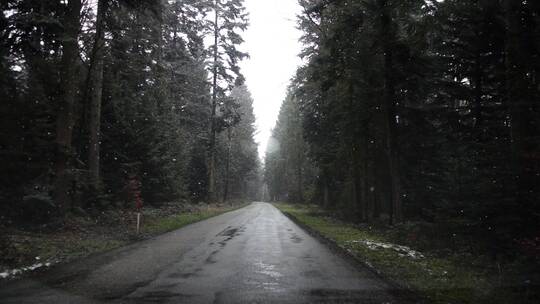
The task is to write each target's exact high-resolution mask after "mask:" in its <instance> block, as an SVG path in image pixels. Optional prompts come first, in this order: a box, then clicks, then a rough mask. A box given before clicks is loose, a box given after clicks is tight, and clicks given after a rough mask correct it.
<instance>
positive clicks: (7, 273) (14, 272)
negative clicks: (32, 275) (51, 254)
mask: <svg viewBox="0 0 540 304" xmlns="http://www.w3.org/2000/svg"><path fill="white" fill-rule="evenodd" d="M36 260H37V261H39V260H40V257H36ZM53 264H54V263H51V262H46V263H42V262H38V263H35V264H32V265H30V266H26V267H21V268H14V269H6V270H4V271H3V272H0V279H8V278H11V277H15V276H18V275H20V274H23V273H25V272H29V271H34V270H36V269H39V268H42V267H50V266H51V265H53Z"/></svg>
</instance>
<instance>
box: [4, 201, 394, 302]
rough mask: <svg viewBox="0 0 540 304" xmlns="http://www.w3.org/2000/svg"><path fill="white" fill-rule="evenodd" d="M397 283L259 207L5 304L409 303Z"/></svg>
mask: <svg viewBox="0 0 540 304" xmlns="http://www.w3.org/2000/svg"><path fill="white" fill-rule="evenodd" d="M390 291H391V290H390V287H389V286H388V285H386V284H385V283H384V282H382V281H380V280H379V279H378V278H376V277H375V276H374V275H373V274H371V273H370V272H369V271H367V270H365V271H364V270H362V269H358V268H357V267H354V266H353V265H351V264H350V263H349V262H348V261H346V260H344V259H343V258H341V257H340V256H338V255H335V254H334V253H332V252H331V251H330V249H328V248H327V247H326V246H325V245H323V244H321V243H320V242H319V241H318V240H316V239H314V238H313V237H311V236H310V235H308V234H307V233H306V232H305V231H303V230H302V229H301V228H299V227H298V226H297V225H296V224H294V223H293V222H292V221H291V220H289V219H288V218H287V217H285V216H284V215H283V214H282V213H281V212H280V211H278V210H277V209H276V208H275V207H273V206H272V205H270V204H267V203H253V204H251V205H249V206H247V207H245V208H242V209H239V210H236V211H232V212H229V213H226V214H223V215H220V216H217V217H214V218H211V219H208V220H205V221H202V222H198V223H195V224H192V225H189V226H186V227H184V228H182V229H179V230H176V231H173V232H170V233H167V234H164V235H161V236H159V237H156V238H153V239H150V240H147V241H143V242H139V243H136V244H133V245H130V246H127V247H123V248H121V249H118V250H113V251H111V252H108V253H105V254H101V255H97V256H93V257H91V258H88V259H84V260H80V261H77V262H74V263H70V264H67V265H64V266H59V267H56V268H55V269H53V270H51V271H50V272H49V273H46V274H43V275H39V276H37V277H36V278H33V279H24V280H18V281H13V282H9V283H7V284H3V285H0V303H403V302H404V301H403V300H398V299H396V298H394V297H393V296H392V294H391V292H390Z"/></svg>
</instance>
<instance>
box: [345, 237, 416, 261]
mask: <svg viewBox="0 0 540 304" xmlns="http://www.w3.org/2000/svg"><path fill="white" fill-rule="evenodd" d="M351 243H360V244H364V245H366V246H367V247H368V248H369V249H371V250H378V249H381V248H383V249H391V250H394V251H396V252H397V253H398V254H399V256H407V257H410V258H413V259H422V258H424V255H423V254H422V253H420V252H418V251H416V250H413V249H411V248H410V247H407V246H402V245H396V244H391V243H383V242H376V241H370V240H357V241H351Z"/></svg>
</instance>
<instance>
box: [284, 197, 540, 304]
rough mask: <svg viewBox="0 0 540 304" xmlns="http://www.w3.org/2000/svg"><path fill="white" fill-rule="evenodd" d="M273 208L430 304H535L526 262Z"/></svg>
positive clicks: (317, 213) (302, 209)
mask: <svg viewBox="0 0 540 304" xmlns="http://www.w3.org/2000/svg"><path fill="white" fill-rule="evenodd" d="M274 205H275V206H276V207H277V208H278V209H280V210H281V211H282V212H284V213H285V214H286V215H288V216H289V217H291V218H292V219H293V220H295V221H296V222H297V223H298V224H300V225H301V226H304V228H306V229H307V230H309V231H311V232H312V233H313V234H315V235H317V236H319V237H321V238H323V239H325V240H327V241H328V242H330V243H332V244H333V245H336V246H337V247H338V248H339V249H341V250H342V251H343V252H344V253H346V254H348V255H349V256H352V257H353V258H354V259H355V260H356V261H357V262H359V263H361V264H363V265H365V266H366V267H368V268H370V269H371V270H373V271H374V272H376V273H378V274H379V275H380V276H381V277H383V278H384V279H385V280H387V281H389V282H391V283H394V284H395V285H397V286H399V287H400V288H404V289H408V290H410V291H412V292H414V293H416V294H418V295H419V296H420V297H422V298H425V299H427V300H428V302H429V303H440V304H442V303H490V304H493V303H540V302H538V300H539V298H538V296H539V294H538V290H540V288H538V287H539V286H538V285H539V282H538V280H539V279H540V277H539V276H540V275H539V274H538V272H537V269H538V268H537V265H531V264H530V261H528V262H526V261H524V260H516V259H514V260H513V261H501V260H499V261H497V262H495V261H494V260H493V259H492V258H489V257H488V255H487V254H485V255H482V254H478V253H472V252H468V253H467V252H466V250H465V251H463V250H460V251H455V250H440V248H435V246H433V247H432V248H430V246H429V245H426V244H429V243H430V242H429V240H427V241H426V240H424V241H423V242H422V243H421V244H420V243H419V242H418V239H419V238H420V236H417V237H415V238H411V237H410V234H409V233H403V231H405V230H409V231H410V230H411V229H409V228H410V226H411V225H414V224H411V223H409V224H404V225H403V226H397V227H394V228H391V227H388V226H385V225H368V224H352V223H347V222H343V221H340V220H338V219H336V217H334V216H333V215H332V214H331V213H329V212H328V211H325V210H323V209H320V208H319V207H317V206H314V205H298V204H284V203H276V204H274ZM407 225H408V226H407ZM398 230H400V231H398ZM432 241H433V243H436V242H437V240H432ZM415 245H416V246H415Z"/></svg>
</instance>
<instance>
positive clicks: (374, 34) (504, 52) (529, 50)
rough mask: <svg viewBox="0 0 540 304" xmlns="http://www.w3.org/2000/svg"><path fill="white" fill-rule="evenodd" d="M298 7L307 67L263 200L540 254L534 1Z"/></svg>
mask: <svg viewBox="0 0 540 304" xmlns="http://www.w3.org/2000/svg"><path fill="white" fill-rule="evenodd" d="M300 4H301V5H302V7H303V12H302V14H301V15H300V16H299V27H300V29H301V30H302V31H303V37H302V42H303V45H304V49H303V52H302V54H301V56H302V58H303V60H304V63H305V64H304V65H303V66H302V67H300V68H299V69H298V71H297V74H296V77H295V78H294V79H293V80H292V83H291V84H290V87H289V92H288V96H287V98H286V99H285V101H284V104H283V105H282V108H281V112H280V114H279V118H278V122H277V125H276V127H275V128H274V130H273V137H272V139H271V141H270V144H269V146H268V149H267V152H266V159H265V166H266V171H265V180H266V182H267V184H268V191H269V194H270V198H271V199H272V200H274V201H281V200H288V201H290V202H302V201H303V202H308V203H316V204H320V205H321V206H323V207H325V208H328V209H331V210H334V211H336V213H338V214H341V216H342V217H343V218H346V219H349V220H352V221H355V222H385V223H388V224H390V225H400V224H402V223H406V222H409V223H411V222H419V223H420V222H421V223H426V225H427V227H431V228H429V229H435V230H441V229H442V230H444V231H446V233H443V234H441V235H445V236H446V235H449V236H451V235H454V236H456V235H458V236H460V239H468V244H472V245H474V246H476V245H477V244H485V245H486V246H487V247H486V248H491V251H492V252H494V253H496V254H499V253H503V254H504V253H505V252H506V253H507V252H509V251H512V252H516V251H514V250H513V248H514V247H516V245H518V244H526V245H527V246H529V249H531V250H532V251H530V252H532V256H537V252H538V248H539V243H538V231H539V228H540V227H539V223H540V204H539V198H540V107H539V106H540V36H539V35H540V2H539V1H521V0H501V1H482V0H445V1H423V0H422V1H421V0H363V1H360V0H334V1H332V0H327V1H315V0H302V1H300ZM433 224H435V226H434V225H433ZM483 240H485V241H486V242H482V241H483ZM506 249H509V250H506ZM535 252H536V253H535Z"/></svg>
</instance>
